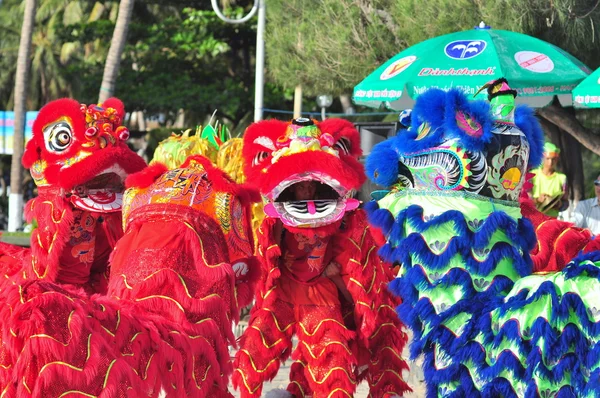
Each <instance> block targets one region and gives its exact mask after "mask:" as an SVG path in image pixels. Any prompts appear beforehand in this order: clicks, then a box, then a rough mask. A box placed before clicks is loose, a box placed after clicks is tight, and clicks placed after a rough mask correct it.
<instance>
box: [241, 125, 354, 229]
mask: <svg viewBox="0 0 600 398" xmlns="http://www.w3.org/2000/svg"><path fill="white" fill-rule="evenodd" d="M243 151H244V159H245V173H246V175H247V177H248V181H249V182H251V183H253V184H255V185H256V186H257V187H259V189H260V192H261V194H262V195H263V197H264V198H265V201H266V202H267V204H266V205H265V213H266V214H267V215H268V216H269V217H273V218H279V219H281V221H282V223H283V224H284V225H285V226H286V227H287V229H290V230H304V231H306V229H307V228H312V229H314V230H315V231H319V232H322V233H328V232H332V231H335V230H336V229H337V227H338V226H339V223H340V222H341V219H342V217H343V216H344V214H345V213H346V212H347V211H351V210H354V209H356V208H357V207H358V204H359V202H358V200H356V199H353V195H354V193H355V192H356V190H358V189H359V188H360V186H361V185H362V183H363V182H364V180H365V175H364V172H363V167H362V165H361V164H360V163H359V161H358V158H359V156H360V155H361V150H360V139H359V135H358V131H356V129H355V128H354V126H353V125H352V123H350V122H348V121H345V120H342V119H329V120H326V121H323V122H320V123H317V122H315V121H312V120H310V119H304V118H301V119H295V120H293V121H292V122H289V123H286V122H282V121H279V120H268V121H263V122H259V123H256V124H253V125H252V126H250V127H249V128H248V130H247V131H246V134H245V135H244V150H243ZM307 181H308V182H312V183H313V184H314V187H315V188H313V189H314V191H315V192H314V196H313V197H312V198H310V199H308V200H302V199H298V198H297V197H295V195H294V190H295V188H296V187H297V185H298V184H301V183H303V182H307Z"/></svg>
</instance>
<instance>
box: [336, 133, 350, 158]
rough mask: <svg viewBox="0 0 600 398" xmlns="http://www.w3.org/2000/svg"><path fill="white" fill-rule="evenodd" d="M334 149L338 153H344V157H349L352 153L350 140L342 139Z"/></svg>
mask: <svg viewBox="0 0 600 398" xmlns="http://www.w3.org/2000/svg"><path fill="white" fill-rule="evenodd" d="M333 147H334V148H335V149H337V150H338V151H341V152H343V153H344V155H348V154H349V153H350V140H349V139H347V138H344V137H342V138H340V139H339V140H338V141H337V142H336V143H335V144H334V145H333Z"/></svg>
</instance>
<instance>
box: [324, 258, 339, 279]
mask: <svg viewBox="0 0 600 398" xmlns="http://www.w3.org/2000/svg"><path fill="white" fill-rule="evenodd" d="M339 274H340V265H339V264H338V263H336V262H333V261H332V262H331V263H329V265H328V266H327V267H325V271H323V275H325V276H326V277H328V278H331V277H334V276H338V275H339Z"/></svg>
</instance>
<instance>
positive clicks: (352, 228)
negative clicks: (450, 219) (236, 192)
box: [233, 119, 410, 398]
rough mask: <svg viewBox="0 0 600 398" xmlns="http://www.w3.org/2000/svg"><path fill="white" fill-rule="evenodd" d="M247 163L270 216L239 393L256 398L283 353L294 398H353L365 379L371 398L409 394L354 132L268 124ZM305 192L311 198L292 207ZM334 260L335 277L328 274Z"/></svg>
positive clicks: (299, 122) (344, 126) (337, 124)
mask: <svg viewBox="0 0 600 398" xmlns="http://www.w3.org/2000/svg"><path fill="white" fill-rule="evenodd" d="M243 154H244V161H245V173H246V175H247V177H248V181H249V182H251V183H253V184H255V185H256V186H257V187H258V188H259V189H260V192H261V194H262V195H263V198H264V199H265V213H266V215H267V218H266V219H265V220H264V222H263V223H262V225H261V227H260V228H259V230H258V232H257V234H258V257H259V260H260V263H261V269H262V277H261V279H260V281H259V284H258V290H257V297H256V303H255V305H254V307H253V308H252V311H251V314H250V321H249V325H248V328H247V329H246V331H245V332H244V335H243V336H242V337H241V342H240V350H239V351H238V353H237V355H236V358H235V362H234V368H235V371H234V375H233V383H234V386H235V387H236V388H239V389H240V390H241V394H242V395H241V396H242V397H258V396H260V394H261V391H262V384H263V382H264V381H265V380H270V379H272V378H273V377H274V376H275V375H276V373H277V371H278V369H279V366H280V362H282V361H284V360H286V359H287V358H289V357H290V355H291V356H292V358H293V359H294V361H295V362H294V363H293V364H292V367H291V372H290V384H289V386H288V389H287V390H288V393H289V394H291V395H293V396H295V397H303V396H312V397H315V398H316V397H348V396H353V393H354V391H355V389H356V386H357V384H358V383H359V382H360V381H362V380H367V381H368V383H369V386H370V391H371V396H373V397H384V396H393V395H402V394H403V393H404V392H406V391H409V390H410V389H409V388H408V386H407V385H406V383H405V382H404V380H403V378H402V371H403V370H406V369H408V367H407V364H406V363H405V362H404V361H403V359H402V357H401V352H402V349H403V347H404V344H405V342H406V340H407V336H406V335H405V334H404V332H403V331H402V325H401V324H400V322H399V320H398V318H397V315H396V313H395V310H394V308H395V306H396V305H397V304H398V303H397V302H396V299H394V298H393V297H392V295H391V294H390V293H389V292H388V290H387V284H388V282H389V281H390V280H391V278H392V275H391V269H390V266H389V265H388V264H384V263H383V262H382V261H381V260H380V258H379V257H378V255H377V250H378V246H377V244H376V242H375V239H374V236H373V235H372V231H371V229H370V228H369V226H368V224H367V221H366V217H365V215H364V213H363V211H362V210H356V208H357V207H358V201H357V200H356V199H353V198H352V196H353V194H354V192H355V191H356V190H357V189H359V188H360V186H361V185H362V183H363V182H364V180H365V175H364V171H363V167H362V165H361V164H360V163H359V161H358V158H359V156H360V154H361V151H360V142H359V136H358V132H357V131H356V129H354V127H353V126H352V124H351V123H349V122H347V121H344V120H339V119H329V120H327V121H324V122H321V123H319V124H315V123H314V122H313V121H311V120H308V119H296V120H294V121H293V122H291V123H285V122H282V121H277V120H269V121H263V122H259V123H256V124H254V125H252V126H250V127H249V128H248V130H247V131H246V133H245V135H244V148H243ZM307 183H308V185H309V186H311V187H312V188H310V189H313V190H314V192H312V194H313V196H312V197H311V198H304V199H299V196H298V195H299V194H298V192H299V191H301V190H302V189H304V188H301V186H305V185H306V184H307ZM332 263H333V264H334V266H337V267H338V270H339V274H338V275H335V272H334V273H333V276H331V277H329V275H330V274H329V273H328V272H327V273H325V271H326V269H328V266H330V264H332ZM326 275H327V276H326ZM336 278H337V279H336ZM335 280H338V281H339V280H341V282H339V284H338V282H335ZM293 335H296V337H297V338H298V345H297V347H296V348H295V349H294V350H293V352H292V336H293Z"/></svg>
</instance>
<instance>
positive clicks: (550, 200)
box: [531, 142, 569, 217]
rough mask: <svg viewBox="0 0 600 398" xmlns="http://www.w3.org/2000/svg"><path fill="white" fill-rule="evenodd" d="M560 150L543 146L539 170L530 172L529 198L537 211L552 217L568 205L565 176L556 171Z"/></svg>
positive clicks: (547, 144)
mask: <svg viewBox="0 0 600 398" xmlns="http://www.w3.org/2000/svg"><path fill="white" fill-rule="evenodd" d="M559 155H560V149H558V148H557V147H556V145H554V144H552V143H550V142H546V143H545V144H544V161H543V163H542V167H541V168H540V169H536V170H532V173H533V174H534V177H533V179H532V183H533V189H532V191H531V196H532V197H533V200H534V202H535V204H536V207H537V208H538V210H540V211H541V212H542V213H544V214H547V215H549V216H552V217H558V213H559V212H560V211H562V210H565V209H566V208H567V207H568V205H569V202H568V200H569V192H568V189H567V176H566V175H564V174H562V173H559V172H557V171H556V164H557V163H558V157H559Z"/></svg>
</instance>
